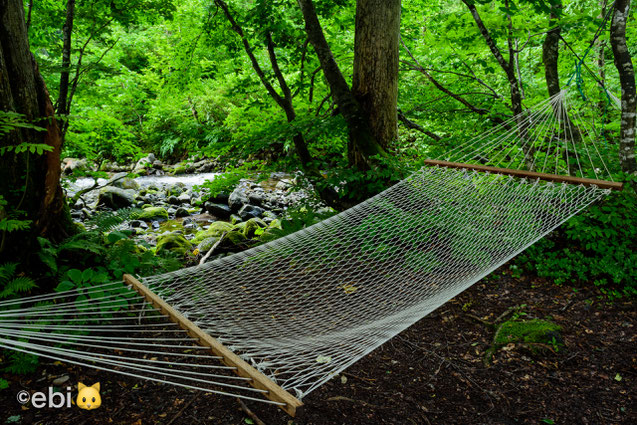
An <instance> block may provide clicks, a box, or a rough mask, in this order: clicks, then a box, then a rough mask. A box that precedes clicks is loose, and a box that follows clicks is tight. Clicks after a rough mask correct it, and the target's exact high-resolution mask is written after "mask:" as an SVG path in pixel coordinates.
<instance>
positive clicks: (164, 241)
mask: <svg viewBox="0 0 637 425" xmlns="http://www.w3.org/2000/svg"><path fill="white" fill-rule="evenodd" d="M191 249H192V244H191V243H190V242H189V241H188V240H187V239H186V238H184V236H183V235H180V234H178V233H164V234H163V235H159V236H158V237H157V249H156V251H155V252H157V253H160V252H162V251H172V252H176V253H177V254H181V255H184V254H185V253H186V252H188V251H190V250H191Z"/></svg>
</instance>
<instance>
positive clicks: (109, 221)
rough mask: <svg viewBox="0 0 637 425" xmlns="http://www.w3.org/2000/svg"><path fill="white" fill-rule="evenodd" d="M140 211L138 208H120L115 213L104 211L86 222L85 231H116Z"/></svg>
mask: <svg viewBox="0 0 637 425" xmlns="http://www.w3.org/2000/svg"><path fill="white" fill-rule="evenodd" d="M140 211H141V210H140V209H139V208H122V209H119V210H117V211H104V212H100V213H98V214H95V215H94V216H93V217H92V218H91V219H89V220H87V221H86V223H84V225H85V226H86V229H87V230H93V231H97V232H100V233H106V232H110V231H112V230H115V229H117V228H118V227H119V226H120V225H121V224H122V223H124V222H125V221H127V220H130V219H134V218H135V216H136V215H137V214H139V213H140Z"/></svg>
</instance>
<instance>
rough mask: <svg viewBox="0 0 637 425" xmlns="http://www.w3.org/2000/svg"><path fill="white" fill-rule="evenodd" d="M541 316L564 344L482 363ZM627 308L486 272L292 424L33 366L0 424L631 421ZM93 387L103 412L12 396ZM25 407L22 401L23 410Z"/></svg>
mask: <svg viewBox="0 0 637 425" xmlns="http://www.w3.org/2000/svg"><path fill="white" fill-rule="evenodd" d="M534 318H539V319H549V320H552V321H553V322H555V323H556V324H558V325H559V326H561V328H562V335H561V337H562V339H563V341H564V345H563V346H559V345H555V344H548V345H535V346H530V345H528V344H526V345H525V344H517V345H516V344H509V345H506V346H504V347H501V348H500V349H498V350H497V351H496V352H495V353H494V354H493V357H492V358H491V362H490V363H489V362H487V361H485V359H486V357H487V356H486V353H487V352H488V351H489V349H490V348H491V346H492V340H493V336H494V333H495V327H494V326H492V324H494V323H501V322H502V321H504V320H510V319H518V320H528V319H534ZM636 324H637V312H636V311H635V308H634V302H631V301H625V300H618V301H614V302H609V301H608V299H607V298H606V297H604V296H602V295H601V294H600V293H599V292H598V291H597V289H596V288H595V287H594V286H592V285H591V286H586V287H579V288H573V287H559V286H555V285H554V284H552V283H550V282H546V281H543V280H539V279H534V278H529V277H523V278H513V277H511V276H510V275H509V273H508V272H507V271H506V269H501V270H500V271H499V272H496V273H495V274H492V275H491V277H490V278H489V279H485V280H482V281H481V282H479V283H477V284H476V285H474V286H473V287H472V288H470V289H469V290H467V291H465V292H464V293H462V294H460V295H459V296H457V297H456V298H454V299H452V300H451V301H449V302H447V303H446V304H444V305H443V306H441V307H440V308H439V309H438V310H437V311H435V312H434V313H432V314H431V315H429V316H428V317H426V318H424V319H423V320H421V321H419V322H418V323H416V324H415V325H413V326H412V327H410V328H409V329H407V330H405V331H404V332H402V333H401V334H400V335H398V336H396V337H395V338H393V339H392V340H390V341H388V342H387V343H385V344H384V345H383V346H381V347H380V348H379V349H377V350H376V351H374V352H372V353H371V354H369V355H368V356H366V357H365V358H363V359H361V360H360V361H358V362H357V363H356V364H354V365H353V366H352V367H350V368H349V369H347V370H346V371H345V372H344V373H342V374H341V375H340V376H338V377H335V378H334V379H332V380H331V381H330V382H328V383H327V384H325V385H323V386H322V387H321V388H319V389H318V390H316V391H314V392H313V393H311V394H310V395H308V396H307V397H306V398H305V399H304V400H303V401H304V402H305V404H306V406H305V411H304V413H303V415H302V416H300V417H297V418H294V419H293V418H290V417H288V416H287V415H286V414H285V413H283V412H282V411H281V410H279V409H277V408H275V407H271V406H268V405H265V404H261V403H257V402H247V403H246V405H247V407H248V409H249V410H251V411H252V412H253V414H254V415H256V417H257V418H256V419H255V418H252V417H251V416H249V415H248V414H247V413H246V410H244V409H242V407H241V406H240V404H239V403H238V402H237V400H235V399H232V398H227V397H220V396H216V395H213V394H208V393H202V392H195V391H190V390H186V389H181V388H176V387H171V386H166V385H162V384H157V383H153V382H147V381H139V380H136V379H134V378H128V377H125V376H120V375H115V374H110V373H106V372H100V371H97V370H87V369H86V368H79V367H75V366H69V365H64V364H60V363H55V364H54V363H52V362H50V361H47V360H44V359H43V360H41V365H40V367H39V368H38V370H37V371H36V372H34V373H32V374H29V375H23V376H12V375H7V374H4V375H1V376H3V377H4V378H5V379H7V380H8V381H9V384H10V386H9V388H7V389H4V390H1V391H0V406H2V410H1V411H0V424H4V423H18V424H31V423H38V424H74V425H75V424H77V425H80V424H135V425H142V424H167V425H173V424H188V425H194V424H237V425H239V424H255V423H258V422H257V419H259V420H261V421H263V422H264V423H265V424H269V425H274V424H285V425H304V424H308V425H309V424H316V425H320V424H507V425H508V424H637V350H636V348H637V343H636V342H637V341H636V340H637V336H636V334H637V332H636ZM62 375H68V376H69V377H70V379H69V382H70V383H72V385H75V383H77V382H78V381H82V382H84V383H87V384H89V385H90V384H92V383H94V382H98V381H99V382H100V384H101V389H102V391H101V395H102V406H101V407H100V408H98V409H96V410H91V411H85V410H80V409H78V408H77V407H75V406H73V407H71V408H60V409H48V408H43V409H36V408H33V407H26V406H21V405H20V404H19V403H18V402H17V400H16V395H17V393H18V392H19V391H21V390H29V391H36V390H38V391H41V390H42V389H43V388H44V389H46V387H48V386H49V385H50V382H51V381H52V380H53V379H55V378H56V377H59V376H62ZM29 406H30V405H29Z"/></svg>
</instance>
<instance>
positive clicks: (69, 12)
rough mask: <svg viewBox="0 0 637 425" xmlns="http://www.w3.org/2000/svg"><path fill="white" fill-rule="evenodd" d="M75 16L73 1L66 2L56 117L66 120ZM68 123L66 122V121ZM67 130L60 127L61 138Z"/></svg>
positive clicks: (64, 127) (64, 126)
mask: <svg viewBox="0 0 637 425" xmlns="http://www.w3.org/2000/svg"><path fill="white" fill-rule="evenodd" d="M74 15H75V0H68V1H67V3H66V21H65V22H64V27H63V28H62V39H63V46H62V72H61V73H60V91H59V93H58V101H57V111H56V113H57V114H58V115H64V116H65V118H66V119H68V115H69V112H70V110H71V105H70V104H69V102H68V96H69V76H70V75H71V36H72V34H73V17H74ZM67 122H68V121H67ZM67 128H68V125H67V124H63V125H62V138H64V134H65V133H66V129H67Z"/></svg>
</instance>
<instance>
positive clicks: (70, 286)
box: [55, 280, 76, 292]
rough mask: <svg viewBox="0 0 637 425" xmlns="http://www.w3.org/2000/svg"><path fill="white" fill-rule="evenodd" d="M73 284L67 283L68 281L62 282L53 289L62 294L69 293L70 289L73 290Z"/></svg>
mask: <svg viewBox="0 0 637 425" xmlns="http://www.w3.org/2000/svg"><path fill="white" fill-rule="evenodd" d="M75 286H76V285H75V284H73V283H72V282H69V281H68V280H65V281H63V282H60V284H59V285H58V286H57V287H56V288H55V291H56V292H64V291H70V290H71V289H73V288H75Z"/></svg>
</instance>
